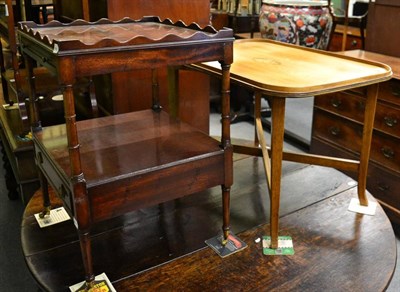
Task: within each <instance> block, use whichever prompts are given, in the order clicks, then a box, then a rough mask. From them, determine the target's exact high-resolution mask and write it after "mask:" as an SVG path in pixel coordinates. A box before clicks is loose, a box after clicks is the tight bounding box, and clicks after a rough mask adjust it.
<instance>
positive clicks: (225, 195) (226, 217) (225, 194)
mask: <svg viewBox="0 0 400 292" xmlns="http://www.w3.org/2000/svg"><path fill="white" fill-rule="evenodd" d="M230 191H231V189H230V188H228V187H225V186H222V210H223V223H222V231H223V234H224V240H223V242H222V243H223V244H226V243H227V240H228V236H229V233H230V229H231V228H230V196H231V195H230Z"/></svg>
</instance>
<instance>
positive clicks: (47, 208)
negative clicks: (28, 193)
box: [39, 206, 51, 218]
mask: <svg viewBox="0 0 400 292" xmlns="http://www.w3.org/2000/svg"><path fill="white" fill-rule="evenodd" d="M50 210H51V207H50V206H47V207H45V208H44V210H43V211H42V212H40V214H39V218H44V217H46V216H50Z"/></svg>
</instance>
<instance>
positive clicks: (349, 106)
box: [314, 92, 400, 137]
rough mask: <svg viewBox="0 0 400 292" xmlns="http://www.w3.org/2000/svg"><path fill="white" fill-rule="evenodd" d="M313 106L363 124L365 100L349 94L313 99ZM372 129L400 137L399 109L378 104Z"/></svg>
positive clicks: (335, 94) (337, 93) (327, 95)
mask: <svg viewBox="0 0 400 292" xmlns="http://www.w3.org/2000/svg"><path fill="white" fill-rule="evenodd" d="M314 103H315V106H317V107H319V108H322V109H326V110H328V111H330V112H333V113H336V114H338V115H340V116H342V117H343V116H344V117H347V118H349V119H352V120H356V121H358V122H360V123H363V122H364V109H365V98H364V97H362V96H360V95H356V94H351V93H349V92H336V93H332V94H326V95H323V96H321V97H317V98H315V101H314ZM374 128H375V129H377V130H380V131H383V132H385V133H387V134H390V135H393V136H396V137H400V108H397V107H393V106H390V105H387V104H382V103H378V105H377V108H376V114H375V124H374Z"/></svg>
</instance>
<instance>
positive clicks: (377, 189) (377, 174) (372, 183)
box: [367, 164, 400, 210]
mask: <svg viewBox="0 0 400 292" xmlns="http://www.w3.org/2000/svg"><path fill="white" fill-rule="evenodd" d="M367 189H368V191H369V192H370V193H371V194H372V195H373V196H374V197H376V198H377V199H379V200H381V201H383V202H385V203H386V204H388V205H390V206H392V207H394V208H396V209H398V210H400V175H399V174H396V173H394V172H392V171H389V170H387V169H385V168H381V167H378V166H376V165H374V164H370V166H369V169H368V179H367Z"/></svg>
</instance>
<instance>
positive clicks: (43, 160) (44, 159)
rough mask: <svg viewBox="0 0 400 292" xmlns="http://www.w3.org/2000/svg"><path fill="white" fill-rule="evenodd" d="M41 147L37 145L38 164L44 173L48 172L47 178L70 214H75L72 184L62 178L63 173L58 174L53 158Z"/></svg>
mask: <svg viewBox="0 0 400 292" xmlns="http://www.w3.org/2000/svg"><path fill="white" fill-rule="evenodd" d="M36 145H37V144H36ZM39 147H40V146H36V147H35V154H36V161H37V165H38V167H39V169H40V170H41V171H42V173H43V174H47V175H46V178H47V180H48V182H49V184H50V186H51V187H52V188H53V189H54V190H55V192H56V193H57V195H58V196H59V197H60V198H61V199H62V200H63V202H64V206H65V207H66V208H67V209H68V211H69V212H70V215H73V214H74V208H73V203H72V200H73V199H72V191H71V186H70V184H69V183H68V182H67V181H64V180H63V179H61V175H59V174H58V172H59V171H58V170H57V168H56V167H54V165H53V163H52V160H51V159H50V158H49V157H48V156H47V155H46V152H43V151H42V149H40V148H39Z"/></svg>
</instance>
